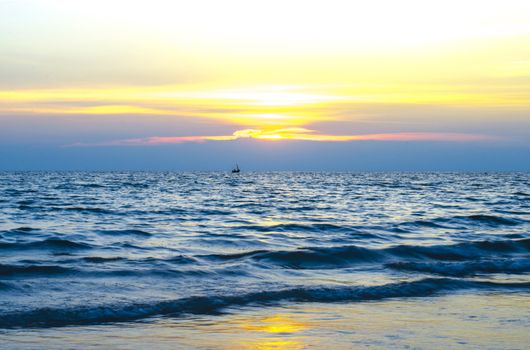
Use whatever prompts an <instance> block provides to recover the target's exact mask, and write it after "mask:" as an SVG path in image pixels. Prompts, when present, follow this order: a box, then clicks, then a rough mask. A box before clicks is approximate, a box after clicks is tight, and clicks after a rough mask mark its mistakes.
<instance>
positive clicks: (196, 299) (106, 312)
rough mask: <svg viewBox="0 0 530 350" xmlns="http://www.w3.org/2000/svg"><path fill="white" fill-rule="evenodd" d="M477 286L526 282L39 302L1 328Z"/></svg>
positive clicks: (4, 317)
mask: <svg viewBox="0 0 530 350" xmlns="http://www.w3.org/2000/svg"><path fill="white" fill-rule="evenodd" d="M466 289H477V290H506V289H508V290H524V291H526V290H528V289H530V283H528V282H519V283H497V282H477V281H468V280H457V279H450V278H426V279H422V280H417V281H412V282H398V283H389V284H385V285H379V286H314V287H293V288H288V289H280V290H275V291H260V292H252V293H246V294H240V295H211V296H192V297H187V298H182V299H176V300H165V301H159V302H153V303H133V304H118V305H102V306H81V307H71V308H41V309H35V310H30V311H18V312H10V313H4V314H1V315H0V316H1V317H0V328H22V327H24V328H26V327H58V326H70V325H86V324H101V323H109V322H126V321H135V320H140V319H145V318H148V317H153V316H172V317H178V316H183V315H186V314H217V313H219V312H220V311H222V309H225V308H227V307H238V306H239V307H240V306H248V305H252V306H257V305H274V304H279V303H281V302H320V303H333V302H362V301H371V300H382V299H388V298H412V297H427V296H432V295H436V294H438V293H443V292H450V291H461V290H466Z"/></svg>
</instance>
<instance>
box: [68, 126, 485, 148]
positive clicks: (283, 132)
mask: <svg viewBox="0 0 530 350" xmlns="http://www.w3.org/2000/svg"><path fill="white" fill-rule="evenodd" d="M237 139H257V140H265V141H279V140H294V141H318V142H346V141H453V142H469V141H485V140H493V139H495V137H492V136H488V135H481V134H465V133H446V132H403V133H384V134H361V135H329V134H319V133H317V132H316V131H315V130H310V129H306V128H283V129H276V130H268V131H266V130H259V129H243V130H236V131H235V132H234V133H233V134H232V135H213V136H208V135H206V136H152V137H146V138H132V139H122V140H113V141H109V142H104V143H99V144H82V143H77V144H74V145H71V146H142V145H161V144H175V143H184V142H205V141H234V140H237Z"/></svg>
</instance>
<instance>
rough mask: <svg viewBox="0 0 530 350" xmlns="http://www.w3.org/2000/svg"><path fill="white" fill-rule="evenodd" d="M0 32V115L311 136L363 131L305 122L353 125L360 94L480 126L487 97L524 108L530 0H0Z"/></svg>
mask: <svg viewBox="0 0 530 350" xmlns="http://www.w3.org/2000/svg"><path fill="white" fill-rule="evenodd" d="M0 32H2V33H7V34H8V35H2V36H0V77H1V79H0V115H18V114H31V115H46V116H47V117H50V116H56V115H76V116H79V117H90V116H93V115H98V116H102V115H125V116H127V115H142V116H145V118H146V120H148V119H149V118H150V116H153V115H162V116H173V117H174V118H176V119H179V118H183V117H186V118H188V117H191V118H197V119H201V120H204V119H206V120H210V121H211V123H212V124H215V125H232V126H233V129H232V130H234V131H236V132H238V131H237V130H239V131H241V130H249V129H252V130H260V134H259V135H257V136H256V135H254V136H253V138H259V139H269V140H278V139H291V138H294V139H307V140H313V141H319V140H332V139H333V140H336V139H340V138H341V137H343V138H346V139H348V140H349V139H351V138H352V137H358V135H357V134H355V135H348V134H344V133H342V132H340V130H337V132H333V133H329V131H328V132H324V131H319V130H314V129H313V126H312V125H314V124H317V123H325V122H340V123H353V122H356V121H358V120H359V118H360V116H359V113H357V110H358V106H361V105H362V106H364V107H363V108H364V109H365V113H364V114H363V116H362V117H363V118H364V120H365V121H366V120H367V118H372V119H373V120H377V119H378V118H379V119H380V118H384V119H385V120H390V119H391V120H392V124H391V123H388V125H395V124H398V123H400V122H402V123H404V120H403V114H406V113H405V112H403V111H404V110H407V108H408V109H409V110H411V111H412V110H414V109H415V107H416V106H419V105H421V106H431V107H433V108H436V107H454V108H465V109H467V110H472V111H475V112H474V114H475V117H474V118H475V119H479V118H482V119H483V120H484V122H486V123H489V122H495V121H498V120H494V118H498V116H497V117H483V116H482V115H483V114H482V113H483V111H484V110H485V109H506V110H507V111H514V110H516V111H530V1H527V0H524V1H523V0H520V1H518V0H505V1H488V0H482V1H477V0H467V1H462V0H460V1H456V0H447V1H426V0H403V1H391V0H373V1H353V0H350V1H346V0H313V1H311V0H305V1H299V0H282V1H280V0H271V1H252V0H226V1H213V0H197V1H188V2H181V1H169V0H151V1H139V0H137V1H135V0H128V1H125V0H123V1H122V0H113V1H111V0H93V1H72V0H27V1H20V2H18V1H7V2H0ZM381 106H387V107H388V108H387V109H386V110H385V112H384V114H382V112H380V109H379V108H380V107H381ZM471 114H473V113H471ZM367 116H369V117H367ZM439 118H440V116H439V115H429V114H426V115H424V116H422V120H421V122H422V123H423V124H421V125H422V130H423V131H424V132H438V131H440V130H437V128H439V125H440V124H441V123H442V122H443V120H440V119H439ZM404 125H405V126H404V127H403V128H401V129H406V124H405V123H404ZM293 128H302V129H306V130H309V129H310V130H314V131H312V132H311V133H307V132H302V133H299V132H298V133H292V132H291V133H288V132H285V130H293ZM277 130H283V132H276V131H277ZM492 130H494V129H493V127H492ZM406 131H407V130H405V132H406ZM178 132H179V133H180V135H189V133H187V132H186V130H178ZM444 132H445V131H444ZM376 133H377V134H386V133H387V131H386V130H383V129H381V130H377V131H376ZM194 134H196V133H194ZM194 134H192V135H194ZM178 135H179V134H177V136H178ZM203 135H206V133H204V134H203ZM234 135H235V134H234ZM158 136H159V135H145V137H146V138H149V137H158ZM193 137H199V138H202V139H204V137H203V136H201V135H199V136H193ZM211 137H219V138H221V139H232V138H233V137H234V136H233V135H230V134H227V135H219V136H211ZM211 137H210V139H211ZM354 139H355V138H354Z"/></svg>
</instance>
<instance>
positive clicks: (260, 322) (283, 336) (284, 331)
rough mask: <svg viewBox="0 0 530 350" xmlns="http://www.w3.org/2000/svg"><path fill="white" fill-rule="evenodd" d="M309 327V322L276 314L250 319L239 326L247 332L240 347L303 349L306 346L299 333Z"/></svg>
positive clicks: (275, 349) (277, 349)
mask: <svg viewBox="0 0 530 350" xmlns="http://www.w3.org/2000/svg"><path fill="white" fill-rule="evenodd" d="M308 327H309V325H308V323H307V322H304V321H302V320H299V319H295V318H294V317H293V315H284V314H275V315H272V316H266V317H262V318H258V319H248V320H246V321H244V322H241V323H240V324H238V328H239V329H242V330H245V331H246V332H245V333H244V334H243V336H242V337H241V339H240V340H239V341H238V343H239V344H238V346H240V347H241V348H243V349H255V350H280V349H294V350H296V349H303V348H304V347H305V346H306V344H305V342H304V341H303V337H301V336H300V335H298V334H297V333H299V332H301V331H304V330H306V329H307V328H308Z"/></svg>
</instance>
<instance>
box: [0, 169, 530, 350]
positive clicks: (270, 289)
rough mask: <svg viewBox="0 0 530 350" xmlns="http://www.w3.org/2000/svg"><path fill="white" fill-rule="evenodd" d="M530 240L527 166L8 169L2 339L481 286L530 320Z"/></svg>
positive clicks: (0, 271)
mask: <svg viewBox="0 0 530 350" xmlns="http://www.w3.org/2000/svg"><path fill="white" fill-rule="evenodd" d="M529 253H530V175H529V174H528V173H490V174H478V173H477V174H457V173H455V174H452V173H290V172H270V173H240V174H227V173H220V172H209V173H172V172H167V173H164V172H116V173H112V172H109V173H97V172H79V173H77V172H64V173H62V172H35V173H27V172H21V173H14V172H4V173H0V340H3V342H4V344H8V345H9V346H10V347H12V348H17V346H19V347H20V348H31V344H25V345H20V344H18V343H17V342H18V341H21V340H22V338H24V339H28V338H27V337H29V336H28V334H25V333H24V332H31V334H32V337H33V339H36V338H35V337H37V338H38V336H39V335H41V336H44V335H45V333H46V332H50V331H52V330H53V332H57V331H58V330H59V331H60V330H61V329H63V330H66V329H68V330H70V331H71V330H72V329H74V330H76V329H77V330H78V331H79V332H81V333H83V332H82V331H81V330H86V329H93V328H90V327H117V325H119V326H120V328H121V329H130V327H139V326H138V325H139V324H150V325H151V326H152V325H153V324H155V323H157V324H160V323H163V324H166V325H167V322H176V323H182V322H184V321H186V320H190V319H195V318H197V317H200V318H201V320H203V321H204V320H207V321H208V322H214V323H215V322H217V321H216V320H219V319H222V318H223V317H225V318H226V317H235V318H237V317H239V316H238V315H239V314H241V315H251V316H249V317H250V318H252V317H256V315H257V313H267V311H264V310H273V309H275V308H278V307H280V308H291V309H290V310H291V311H289V314H292V313H293V312H294V313H295V314H300V312H301V311H300V310H302V309H304V308H307V310H310V309H311V308H314V307H315V305H319V308H320V309H326V308H328V307H330V308H334V307H336V306H337V305H342V306H341V307H342V308H347V307H356V308H359V307H361V306H362V305H366V307H368V306H369V305H376V304H377V305H381V303H383V304H384V305H386V304H385V303H395V302H396V301H398V302H402V303H408V305H409V306H407V307H406V308H410V307H412V306H410V305H416V306H414V307H415V308H417V309H421V310H425V307H423V306H422V305H425V303H429V302H431V301H432V302H434V303H436V302H437V301H436V300H441V299H440V298H456V299H455V300H463V299H462V298H470V300H480V298H478V297H479V296H483V297H486V296H487V297H488V298H494V299H495V298H497V299H495V300H504V299H503V298H510V299H509V300H517V303H519V304H520V305H521V307H522V309H519V315H518V316H517V317H515V319H512V321H513V322H514V323H513V324H512V325H513V327H515V328H514V329H517V327H519V328H522V329H524V328H525V327H526V328H528V326H530V321H529V320H530V312H529V311H528V305H529V303H528V296H529V294H528V292H529V291H530V278H529V272H530V254H529ZM474 296H476V297H477V298H478V299H477V298H474V299H473V297H474ZM507 300H508V299H507ZM374 303H376V304H374ZM446 303H447V302H446ZM492 303H494V302H492ZM514 304H515V303H514ZM388 305H392V304H388ZM420 306H421V307H420ZM374 307H375V306H374ZM293 308H294V309H293ZM422 308H423V309H422ZM477 309H480V308H478V307H477ZM253 310H254V311H253ZM293 310H294V311H293ZM311 310H312V311H311V312H309V311H308V315H315V314H318V313H315V311H314V309H311ZM323 314H325V313H323ZM227 315H232V316H227ZM252 315H254V316H252ZM374 315H375V316H374V317H376V316H377V313H375V312H374ZM424 315H425V312H424ZM291 316H292V315H291ZM291 316H290V318H289V319H292V317H291ZM264 317H269V318H271V317H272V320H274V317H280V316H275V315H265V316H264ZM304 317H305V318H308V317H309V316H307V315H306V316H304ZM304 317H302V318H304ZM367 317H368V316H367ZM488 317H489V318H490V321H488V322H490V324H493V323H495V324H496V323H498V322H501V321H502V320H501V316H498V315H497V316H496V314H495V312H493V313H492V314H489V316H488ZM280 319H281V318H280ZM491 319H492V320H493V321H491ZM356 320H357V322H361V321H360V320H362V318H359V317H357V318H356ZM370 321H371V322H373V321H374V320H373V319H372V320H370ZM290 322H291V323H293V322H294V323H295V324H296V322H298V321H296V322H295V321H290ZM300 322H301V321H299V322H298V323H300ZM491 322H493V323H491ZM309 323H311V324H325V322H324V321H322V322H321V323H319V322H315V321H314V318H313V321H311V322H309ZM426 323H427V322H423V324H426ZM501 323H502V322H501ZM188 326H189V325H188ZM343 326H344V325H342V326H336V328H337V334H332V333H333V332H331V334H330V333H329V329H328V328H326V329H327V333H326V334H327V336H329V337H330V341H332V340H331V338H333V337H335V336H337V335H338V334H342V335H343V336H342V337H341V340H340V341H341V344H343V345H344V344H349V343H348V342H349V341H350V338H348V336H346V335H344V334H345V333H344V330H343V329H342V328H341V327H343ZM516 326H517V327H516ZM86 327H89V328H86ZM189 327H191V326H189ZM322 327H324V326H322ZM334 327H335V326H334ZM357 327H361V328H362V325H359V324H357ZM418 327H421V325H420V324H419V325H418ZM506 327H510V325H507V326H506ZM280 328H281V327H280ZM299 328H300V327H299ZM302 328H303V327H302ZM317 328H318V327H317ZM194 329H195V328H194ZM295 329H296V327H295ZM341 329H342V330H341ZM251 330H252V329H251ZM291 330H292V329H291ZM252 331H255V329H254V330H252ZM86 332H88V333H86V334H91V333H90V332H89V331H86ZM279 333H282V332H279ZM283 333H284V334H290V330H289V329H287V330H285V332H283ZM190 334H191V333H190ZM518 334H519V336H520V338H521V339H522V340H521V344H519V345H521V348H524V344H522V343H523V342H524V341H527V340H530V339H528V337H525V336H524V334H523V333H518ZM63 335H64V334H63ZM313 336H314V334H313ZM323 336H324V335H323ZM180 337H181V338H180V339H181V340H180V341H176V342H173V343H171V346H173V347H174V346H177V345H179V344H180V345H181V346H182V347H183V348H188V347H195V348H200V346H201V344H198V343H195V344H194V343H190V341H189V339H184V340H183V338H182V334H180ZM344 337H346V338H344ZM51 338H53V339H55V340H57V337H56V336H55V337H51ZM317 338H318V337H317ZM42 339H44V338H42ZM42 339H40V341H41V343H40V347H43V346H44V347H46V343H42ZM477 339H478V337H477ZM510 339H512V340H513V339H519V338H514V337H511V338H510ZM247 340H248V339H247ZM354 340H355V339H354V337H352V338H351V344H353V342H354ZM357 340H358V339H357ZM293 341H294V340H293ZM131 342H132V343H134V341H131ZM318 342H319V344H320V345H319V346H320V347H321V346H323V345H322V344H323V343H322V342H324V343H326V341H325V340H322V339H320V340H318ZM17 344H18V345H17ZM35 344H38V341H36V343H35ZM183 344H187V345H183ZM245 344H246V345H245ZM245 344H243V345H241V344H240V347H241V348H252V344H253V343H252V340H248V342H247V343H245ZM248 344H251V345H248ZM286 344H287V345H286V347H285V348H289V346H288V344H290V343H289V341H287V343H286ZM293 344H294V343H293ZM363 344H364V345H367V344H368V345H370V342H369V341H368V343H363ZM363 344H361V345H363ZM377 344H378V343H376V342H374V343H371V345H373V346H377ZM407 344H408V345H407ZM407 344H401V345H403V346H405V345H406V346H410V343H407ZM49 345H50V347H53V346H52V345H51V344H49ZM129 345H131V344H129ZM232 345H233V346H232V347H231V348H237V346H235V345H234V344H232ZM247 345H248V346H247ZM280 345H281V344H280ZM311 345H312V344H311V342H310V343H309V344H304V345H303V346H301V348H303V347H307V346H311ZM313 345H314V343H313ZM391 345H392V344H389V343H386V345H385V346H391ZM394 345H396V344H394ZM412 345H413V344H412ZM468 345H469V344H468ZM80 346H81V348H83V346H82V345H80ZM85 346H86V344H85ZM109 346H110V345H109ZM204 346H205V348H212V345H211V344H210V345H204ZM217 346H218V347H219V348H221V347H222V346H221V345H220V344H218V345H217ZM337 346H338V345H337ZM462 346H464V345H462ZM512 346H514V347H515V348H517V343H516V344H515V345H513V344H512ZM72 347H75V346H74V345H72ZM214 347H215V346H214ZM464 347H465V346H464ZM499 347H502V343H501V344H500V345H499ZM35 348H39V346H36V347H35ZM130 348H134V346H132V345H131V346H130ZM140 348H141V347H140ZM254 348H263V349H264V348H267V347H266V346H261V347H254ZM271 348H283V347H281V346H279V347H278V346H276V347H271ZM290 348H296V347H294V345H293V346H292V347H290ZM299 348H300V347H299ZM317 348H318V347H317ZM337 348H339V346H338V347H337ZM346 348H347V347H346ZM435 348H436V346H435Z"/></svg>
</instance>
